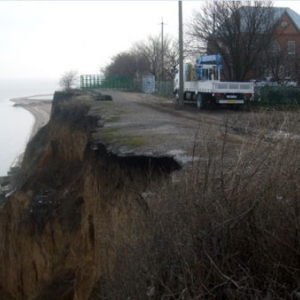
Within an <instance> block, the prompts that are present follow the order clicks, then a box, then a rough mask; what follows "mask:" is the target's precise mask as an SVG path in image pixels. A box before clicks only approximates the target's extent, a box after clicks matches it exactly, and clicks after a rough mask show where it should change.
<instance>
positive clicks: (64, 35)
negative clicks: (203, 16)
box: [0, 0, 300, 78]
mask: <svg viewBox="0 0 300 300" xmlns="http://www.w3.org/2000/svg"><path fill="white" fill-rule="evenodd" d="M203 3H204V2H203V1H200V0H193V1H183V3H182V8H183V21H184V22H187V20H188V18H190V17H191V16H192V11H193V10H194V9H199V7H200V6H201V5H202V4H203ZM275 5H276V6H288V7H291V8H292V9H293V10H295V11H296V12H297V13H299V14H300V2H299V1H275ZM162 18H163V21H164V23H166V25H165V26H164V33H165V34H169V35H171V36H174V37H177V36H178V1H176V0H169V1H141V0H140V1H125V0H123V1H111V0H110V1H99V0H98V1H15V0H10V1H3V0H0V78H60V77H61V75H62V74H63V73H64V72H65V71H68V70H71V69H72V70H77V71H78V72H79V74H95V73H98V72H99V70H100V68H101V67H104V66H105V65H106V64H108V63H109V62H110V58H111V57H112V56H114V55H115V54H117V53H119V52H122V51H126V50H128V49H129V48H130V47H131V46H132V45H133V44H134V43H135V42H138V41H141V40H145V39H146V38H147V37H148V36H149V35H153V36H157V35H159V34H160V32H161V26H160V23H161V21H162Z"/></svg>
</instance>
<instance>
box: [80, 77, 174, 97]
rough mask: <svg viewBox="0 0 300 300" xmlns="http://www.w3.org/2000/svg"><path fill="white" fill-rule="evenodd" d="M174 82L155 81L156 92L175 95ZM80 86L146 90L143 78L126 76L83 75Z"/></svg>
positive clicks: (83, 87)
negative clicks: (134, 78) (135, 78)
mask: <svg viewBox="0 0 300 300" xmlns="http://www.w3.org/2000/svg"><path fill="white" fill-rule="evenodd" d="M173 86H174V85H173V82H171V81H155V88H154V89H153V90H154V93H155V94H159V95H164V96H170V97H172V96H173ZM80 88H81V89H83V90H88V89H111V90H125V91H132V92H144V87H143V80H142V79H141V80H133V79H131V78H130V77H126V76H108V77H103V76H101V75H81V76H80Z"/></svg>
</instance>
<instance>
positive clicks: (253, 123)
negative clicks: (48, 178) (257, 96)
mask: <svg viewBox="0 0 300 300" xmlns="http://www.w3.org/2000/svg"><path fill="white" fill-rule="evenodd" d="M249 115H250V114H249ZM245 124H248V125H247V127H245ZM233 125H234V126H235V129H236V128H240V129H243V130H241V131H239V132H240V134H241V135H242V136H243V137H244V142H243V143H241V144H240V145H235V147H233V145H232V144H231V143H229V142H228V140H230V139H229V135H230V131H231V130H232V129H233V127H234V126H233ZM297 127H298V119H297V117H296V116H295V114H289V113H285V112H282V113H278V114H276V115H274V114H273V115H271V114H268V113H266V114H264V115H260V117H258V115H257V114H253V115H251V118H249V120H248V121H247V122H245V121H243V122H242V123H241V122H240V121H239V120H227V121H226V123H225V124H224V130H223V134H222V137H221V138H219V139H216V138H212V137H209V135H205V134H204V133H201V134H198V136H199V137H201V138H197V139H196V140H195V148H197V147H199V148H201V159H196V158H197V157H195V162H194V164H193V166H192V167H191V169H189V170H188V171H187V172H186V173H184V174H181V176H180V177H179V178H180V180H177V181H176V182H173V183H171V182H164V184H158V185H156V186H155V187H152V188H151V189H149V190H151V192H149V193H147V194H144V196H145V197H144V199H145V201H146V202H147V204H148V206H149V210H150V213H149V218H148V224H147V226H148V236H146V237H141V238H140V241H139V243H138V244H136V245H133V246H131V247H128V246H126V247H125V246H124V248H122V249H118V253H119V263H118V264H117V267H116V269H115V273H114V276H112V277H111V278H103V279H101V281H100V282H99V285H98V286H97V288H95V290H94V293H93V296H92V297H91V299H300V296H299V295H300V294H299V293H300V286H299V285H300V267H299V262H300V240H299V238H300V215H299V211H300V201H299V195H300V183H299V176H300V153H299V146H300V141H299V137H298V136H297V133H298V132H299V130H298V128H297ZM283 128H284V132H286V133H292V134H284V135H282V134H279V133H280V132H282V131H283ZM255 132H256V133H257V134H255ZM270 132H272V133H273V135H268V133H270ZM205 136H207V139H204V137H205ZM194 150H195V153H199V151H197V149H194Z"/></svg>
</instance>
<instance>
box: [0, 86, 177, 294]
mask: <svg viewBox="0 0 300 300" xmlns="http://www.w3.org/2000/svg"><path fill="white" fill-rule="evenodd" d="M109 105H111V106H113V105H116V104H115V103H106V102H105V103H104V102H97V101H95V97H94V95H92V94H89V93H83V92H80V91H77V92H72V93H65V92H56V93H55V95H54V99H53V106H52V112H51V118H50V121H49V123H48V124H47V125H45V126H44V127H42V128H41V129H40V131H39V132H38V133H37V134H36V136H35V137H34V138H33V139H32V140H31V141H30V142H29V144H28V146H27V149H26V152H25V154H24V159H23V163H22V167H21V171H20V174H19V175H18V178H17V189H16V190H15V191H14V193H13V194H12V195H11V196H10V197H8V199H7V200H6V202H5V204H4V205H3V207H2V209H1V218H0V234H1V241H2V243H1V244H2V247H1V251H0V259H1V261H2V263H1V268H0V296H1V299H15V300H19V299H78V300H79V299H92V298H91V297H92V295H93V291H94V289H95V287H96V286H97V285H98V284H99V281H100V280H101V278H102V277H103V276H108V275H109V274H110V273H111V272H112V271H113V269H114V264H115V261H116V259H117V250H116V249H119V246H120V247H121V246H122V247H123V246H124V245H131V246H133V245H134V244H136V243H138V242H139V241H138V239H140V237H141V236H142V235H143V234H142V232H143V230H145V228H144V226H145V224H144V219H145V216H146V215H147V204H146V202H145V201H144V199H143V197H142V193H143V192H145V191H146V190H147V188H148V185H149V182H150V181H151V182H153V180H154V181H155V180H164V178H167V177H168V174H170V173H171V172H172V171H174V170H178V169H179V168H180V165H179V164H178V162H176V161H175V160H174V159H173V158H171V157H167V156H161V157H159V156H156V157H154V156H149V155H145V153H142V152H140V153H138V154H135V153H133V152H131V153H130V155H129V156H128V155H126V153H124V151H123V152H122V155H121V156H118V153H120V152H118V151H119V150H118V151H111V150H112V149H120V147H119V145H120V144H122V145H126V144H127V145H126V146H127V147H128V146H133V148H134V146H135V145H140V143H139V142H138V141H139V140H138V139H137V138H134V137H131V138H130V137H128V136H124V135H122V138H120V136H119V137H118V138H116V139H117V140H118V142H119V143H118V146H116V147H115V148H114V146H113V145H117V143H115V141H114V139H113V134H116V133H117V130H111V129H108V130H107V131H105V132H103V134H102V133H101V130H102V128H103V119H104V118H105V116H104V115H105V114H106V122H108V123H109V122H111V123H112V121H115V122H116V121H117V118H118V115H120V114H122V112H121V111H117V110H115V109H114V108H113V107H109V108H105V107H108V106H109ZM109 112H110V113H111V114H112V112H113V114H114V116H112V115H110V116H109V117H107V116H108V113H109ZM120 126H121V125H120ZM125 139H127V142H126V141H125ZM108 144H110V145H111V146H110V149H108V148H109V147H107V146H108ZM4 262H5V263H4Z"/></svg>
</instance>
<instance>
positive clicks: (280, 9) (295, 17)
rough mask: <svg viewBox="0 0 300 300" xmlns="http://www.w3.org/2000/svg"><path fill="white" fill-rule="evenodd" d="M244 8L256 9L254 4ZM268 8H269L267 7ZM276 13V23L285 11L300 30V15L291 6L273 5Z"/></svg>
mask: <svg viewBox="0 0 300 300" xmlns="http://www.w3.org/2000/svg"><path fill="white" fill-rule="evenodd" d="M243 9H247V10H249V9H254V7H253V6H243ZM266 9H267V8H266ZM271 9H272V10H273V13H274V23H276V22H278V21H279V19H280V18H281V17H282V15H283V14H284V13H286V14H287V15H288V16H289V18H290V19H291V21H292V22H293V23H294V25H295V27H296V28H297V30H298V31H299V32H300V15H299V14H297V13H296V12H295V11H293V10H292V9H290V8H289V7H272V8H271Z"/></svg>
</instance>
